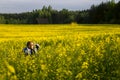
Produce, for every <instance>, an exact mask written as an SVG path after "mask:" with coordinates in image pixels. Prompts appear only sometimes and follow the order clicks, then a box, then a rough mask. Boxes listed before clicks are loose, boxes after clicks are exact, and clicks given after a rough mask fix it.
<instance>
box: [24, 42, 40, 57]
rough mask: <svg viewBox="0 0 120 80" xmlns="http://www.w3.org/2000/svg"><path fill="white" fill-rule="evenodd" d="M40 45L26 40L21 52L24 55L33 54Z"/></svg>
mask: <svg viewBox="0 0 120 80" xmlns="http://www.w3.org/2000/svg"><path fill="white" fill-rule="evenodd" d="M39 48H40V46H39V44H34V43H33V42H32V41H28V42H27V45H26V47H25V48H24V49H23V52H24V53H25V55H26V56H27V55H33V54H35V55H36V53H37V51H38V50H39Z"/></svg>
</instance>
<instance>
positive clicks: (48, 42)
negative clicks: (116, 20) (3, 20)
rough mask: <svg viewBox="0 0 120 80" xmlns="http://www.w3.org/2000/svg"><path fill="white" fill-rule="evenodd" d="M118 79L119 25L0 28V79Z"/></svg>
mask: <svg viewBox="0 0 120 80" xmlns="http://www.w3.org/2000/svg"><path fill="white" fill-rule="evenodd" d="M29 40H30V41H34V42H35V43H38V44H39V45H40V50H39V51H38V53H37V56H34V55H33V56H27V57H25V56H24V53H23V52H22V49H23V48H24V47H25V46H26V42H27V41H29ZM119 79H120V25H85V24H84V25H77V24H72V25H0V80H119Z"/></svg>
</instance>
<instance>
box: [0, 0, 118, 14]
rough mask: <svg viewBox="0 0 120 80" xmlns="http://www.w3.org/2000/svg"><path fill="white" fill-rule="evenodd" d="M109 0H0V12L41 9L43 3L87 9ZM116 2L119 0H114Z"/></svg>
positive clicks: (58, 7)
mask: <svg viewBox="0 0 120 80" xmlns="http://www.w3.org/2000/svg"><path fill="white" fill-rule="evenodd" d="M102 1H103V2H106V1H109V0H0V13H20V12H27V11H32V10H34V9H41V8H42V7H43V6H44V5H46V6H48V5H51V6H52V8H53V9H57V10H61V9H63V8H66V9H69V10H83V9H89V8H90V6H91V5H93V4H95V5H97V4H100V3H101V2H102ZM115 1H116V2H118V1H119V0H115Z"/></svg>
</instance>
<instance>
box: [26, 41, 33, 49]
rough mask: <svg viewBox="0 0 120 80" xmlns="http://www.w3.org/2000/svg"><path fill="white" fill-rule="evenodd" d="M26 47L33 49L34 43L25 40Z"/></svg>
mask: <svg viewBox="0 0 120 80" xmlns="http://www.w3.org/2000/svg"><path fill="white" fill-rule="evenodd" d="M27 47H28V48H29V49H33V48H34V43H33V42H32V41H28V42H27Z"/></svg>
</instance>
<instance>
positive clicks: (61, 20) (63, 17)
mask: <svg viewBox="0 0 120 80" xmlns="http://www.w3.org/2000/svg"><path fill="white" fill-rule="evenodd" d="M72 22H76V23H78V24H120V1H119V2H118V3H115V2H114V0H112V1H109V2H102V3H101V4H99V5H92V6H91V8H90V9H87V10H82V11H80V10H78V11H70V10H68V9H62V10H55V9H52V7H51V6H48V7H46V6H43V8H42V9H36V10H33V11H32V12H24V13H11V14H10V13H9V14H8V13H0V24H69V23H72Z"/></svg>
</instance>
